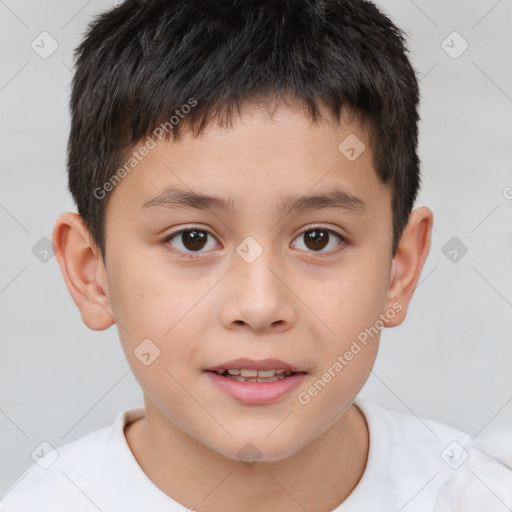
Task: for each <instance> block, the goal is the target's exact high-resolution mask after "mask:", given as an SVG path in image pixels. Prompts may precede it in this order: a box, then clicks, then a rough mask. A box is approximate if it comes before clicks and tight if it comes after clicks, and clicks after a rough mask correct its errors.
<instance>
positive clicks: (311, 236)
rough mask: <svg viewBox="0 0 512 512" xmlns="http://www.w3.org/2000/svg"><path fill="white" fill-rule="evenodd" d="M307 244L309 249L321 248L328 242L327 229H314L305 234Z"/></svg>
mask: <svg viewBox="0 0 512 512" xmlns="http://www.w3.org/2000/svg"><path fill="white" fill-rule="evenodd" d="M305 237H306V245H307V247H308V248H309V249H314V250H321V249H323V248H324V247H325V246H326V245H327V242H328V238H329V236H328V234H327V231H326V230H325V229H313V230H312V231H308V232H307V233H306V234H305Z"/></svg>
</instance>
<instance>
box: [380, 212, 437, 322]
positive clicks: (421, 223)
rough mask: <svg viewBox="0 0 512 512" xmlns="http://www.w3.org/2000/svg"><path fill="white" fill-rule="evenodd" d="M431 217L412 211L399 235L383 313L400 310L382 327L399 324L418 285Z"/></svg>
mask: <svg viewBox="0 0 512 512" xmlns="http://www.w3.org/2000/svg"><path fill="white" fill-rule="evenodd" d="M433 218H434V216H433V213H432V212H431V211H430V210H429V209H428V208H426V207H421V208H418V209H416V210H413V211H412V212H411V214H410V216H409V221H408V223H407V225H406V227H405V229H404V232H403V233H402V237H401V239H400V243H399V245H398V250H397V252H396V254H395V257H394V258H393V261H392V269H391V278H390V283H389V287H388V292H387V299H386V311H387V310H388V309H390V308H393V304H394V305H395V306H394V309H395V310H396V309H397V307H396V304H400V305H401V308H400V311H399V312H398V313H397V314H394V315H393V318H392V319H390V320H387V321H385V326H386V327H395V326H396V325H399V324H401V323H402V322H403V320H404V319H405V317H406V315H407V307H408V305H409V302H410V300H411V299H412V296H413V294H414V290H415V289H416V286H417V285H418V281H419V278H420V275H421V271H422V270H423V265H424V263H425V260H426V259H427V256H428V253H429V250H430V238H431V234H432V225H433Z"/></svg>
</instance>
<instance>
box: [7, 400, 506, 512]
mask: <svg viewBox="0 0 512 512" xmlns="http://www.w3.org/2000/svg"><path fill="white" fill-rule="evenodd" d="M355 403H356V405H357V406H358V407H359V408H360V410H361V411H362V412H363V414H364V416H365V418H366V422H367V424H368V429H369V436H370V445H369V453H368V461H367V465H366V469H365V471H364V473H363V476H362V478H361V480H360V481H359V483H358V485H357V486H356V488H355V489H354V490H353V492H352V493H351V494H350V496H349V497H348V498H347V499H346V500H345V501H344V502H343V503H342V504H341V505H340V506H339V507H337V508H336V509H335V512H356V511H357V512H373V511H378V512H388V511H389V512H391V511H393V512H398V511H400V512H412V511H415V512H427V511H428V512H448V511H453V512H455V511H456V512H507V511H510V510H511V509H512V469H511V467H512V436H511V435H510V433H506V434H504V435H503V436H501V437H499V438H498V437H496V436H495V437H494V439H493V441H492V442H491V441H488V442H487V445H484V444H483V443H482V442H481V441H480V443H479V444H477V442H476V440H471V439H470V438H469V436H468V435H467V434H464V433H463V432H461V431H459V430H456V429H454V428H452V427H449V426H447V425H444V424H442V423H438V422H435V421H432V420H424V419H420V418H418V417H416V416H413V415H408V414H401V413H396V412H390V411H387V410H385V409H383V408H382V407H380V406H379V405H376V404H374V403H372V402H368V401H363V400H356V402H355ZM143 415H144V409H143V408H140V409H130V410H126V411H123V412H120V413H119V414H118V416H117V417H116V419H115V421H114V423H113V424H112V425H111V426H108V427H103V428H100V429H98V430H95V431H93V432H91V433H89V434H87V435H85V436H83V437H81V438H80V439H77V440H76V441H73V442H71V443H68V444H66V445H63V446H61V447H59V448H57V449H56V450H54V451H53V452H52V451H50V452H48V453H46V455H44V456H43V457H42V458H41V459H40V460H39V461H38V462H37V463H35V464H34V465H32V466H31V467H30V468H29V469H28V470H27V471H26V472H25V473H24V474H23V475H21V477H20V478H19V479H18V480H17V481H16V482H15V483H14V484H13V485H12V486H11V487H10V488H9V489H8V490H7V491H6V492H4V494H3V495H2V496H1V497H0V511H1V512H21V511H23V512H36V511H37V512H43V511H44V512H46V511H48V512H49V511H52V512H98V511H101V512H114V511H116V512H135V511H137V512H142V511H148V512H149V511H151V512H160V511H161V512H164V511H165V512H178V511H180V512H183V511H186V510H188V506H187V505H186V504H183V505H182V504H179V503H177V502H176V501H174V500H173V499H172V498H170V497H169V496H167V495H166V494H165V493H164V492H163V491H161V490H160V489H159V488H158V487H157V486H156V485H155V484H154V483H153V482H152V481H151V480H150V479H149V478H148V477H147V476H146V474H145V473H144V472H143V471H142V469H141V467H140V466H139V465H138V463H137V460H136V459H135V457H134V455H133V453H132V452H131V450H130V447H129V446H128V443H127V441H126V437H125V435H124V426H125V425H126V424H127V423H129V422H131V421H133V420H134V419H136V418H139V417H141V416H143ZM504 443H505V444H504ZM507 443H508V446H507V445H506V444H507ZM57 455H58V457H57V459H56V460H54V459H55V457H56V456H57ZM45 467H46V469H44V468H45ZM191 506H192V505H190V507H191ZM333 512H334V511H333Z"/></svg>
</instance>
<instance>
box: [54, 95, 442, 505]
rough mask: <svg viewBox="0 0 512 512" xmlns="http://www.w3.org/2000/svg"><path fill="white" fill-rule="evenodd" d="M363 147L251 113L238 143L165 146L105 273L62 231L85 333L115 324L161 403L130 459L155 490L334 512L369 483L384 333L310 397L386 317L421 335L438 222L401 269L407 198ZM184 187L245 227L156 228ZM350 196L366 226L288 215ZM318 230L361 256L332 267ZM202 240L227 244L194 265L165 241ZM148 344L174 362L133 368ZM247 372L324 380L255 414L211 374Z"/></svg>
mask: <svg viewBox="0 0 512 512" xmlns="http://www.w3.org/2000/svg"><path fill="white" fill-rule="evenodd" d="M350 134H355V135H356V136H357V137H358V138H359V139H360V140H362V141H363V142H364V141H366V139H367V137H366V134H365V132H364V130H363V129H362V128H361V126H359V124H358V123H357V122H356V121H355V120H353V121H347V122H345V123H342V125H341V127H338V128H336V127H335V126H334V125H332V124H331V123H329V122H328V121H326V120H324V121H322V122H321V123H320V124H317V125H315V124H312V123H311V122H310V121H309V120H308V119H307V118H306V117H305V115H304V114H303V113H301V111H300V109H296V108H292V107H291V106H289V105H287V106H283V107H281V108H279V109H278V110H277V111H276V112H275V114H274V117H273V118H272V119H271V118H269V116H268V114H267V113H266V112H264V111H263V110H262V109H261V108H258V107H257V106H255V105H252V106H251V105H247V106H245V107H244V109H243V110H242V115H241V116H240V117H238V118H237V120H236V122H235V123H234V125H233V126H232V127H222V128H221V127H218V126H217V125H215V124H212V125H210V126H209V127H208V129H207V131H206V132H205V134H204V136H202V137H199V138H194V137H193V136H192V135H191V134H189V133H188V132H187V133H186V134H185V135H184V136H183V138H182V139H181V140H180V141H179V142H177V143H175V142H164V141H162V142H158V143H157V146H156V147H155V148H154V149H152V150H151V151H150V152H149V154H148V155H147V156H146V157H145V158H144V159H143V160H142V161H141V162H140V163H139V164H138V165H137V166H136V167H135V169H133V170H132V171H131V172H130V173H129V174H128V175H127V176H126V177H125V178H124V179H123V180H122V181H121V182H120V183H119V184H118V185H117V187H116V188H115V189H114V191H113V192H112V195H111V197H110V200H109V203H108V208H107V212H106V220H105V222H106V224H105V227H106V265H103V262H102V259H101V254H100V251H99V249H98V248H97V247H96V246H95V244H94V243H93V242H92V239H91V236H90V234H89V232H88V231H87V229H86V228H85V226H84V224H83V222H82V219H81V218H80V217H79V216H78V215H77V214H75V213H71V212H66V213H63V214H62V215H61V216H60V217H59V218H58V220H57V222H56V224H55V229H54V234H53V242H54V244H55V246H56V248H57V252H56V256H57V260H58V262H59V265H60V267H61V270H62V273H63V276H64V279H65V281H66V285H67V287H68V289H69V292H70V294H71V296H72V298H73V300H74V302H75V303H76V304H77V306H78V308H79V309H80V312H81V316H82V319H83V321H84V322H85V324H86V325H87V326H88V327H90V328H91V329H94V330H102V329H107V328H109V327H110V326H111V325H113V324H114V323H115V324H116V326H117V328H118V331H119V337H120V340H121V343H122V347H123V350H124V352H125V355H126V358H127V361H128V363H129V365H130V367H131V369H132V371H133V374H134V375H135V377H136V379H137V381H138V382H139V384H140V386H141V387H142V389H143V392H144V402H145V410H146V416H145V417H144V418H143V419H141V420H139V421H136V422H133V423H131V424H129V425H128V426H127V427H126V428H125V435H126V438H127V441H128V444H129V446H130V448H131V450H132V452H133V454H134V456H135V458H136V459H137V461H138V463H139V464H140V466H141V468H142V469H143V471H144V472H145V473H146V475H147V476H148V477H149V478H150V479H151V480H152V481H153V482H154V483H155V485H157V486H158V487H159V488H160V489H161V490H162V491H163V492H165V493H166V494H168V495H169V496H171V497H172V498H173V499H174V500H176V501H178V502H179V503H181V504H183V505H184V506H187V507H195V508H196V509H197V510H198V511H208V512H217V511H221V510H240V511H248V510H251V511H257V512H258V511H264V510H281V511H299V510H304V509H305V510H308V511H310V512H315V511H317V512H320V511H327V510H332V509H333V508H335V507H336V506H338V505H339V504H340V503H341V502H343V501H344V500H345V499H346V497H347V496H348V495H349V494H350V492H351V491H352V490H353V489H354V487H355V486H356V485H357V483H358V481H359V480H360V478H361V476H362V474H363V472H364V468H365V464H366V460H367V455H368V447H369V446H368V429H367V425H366V422H365V419H364V416H363V415H362V413H361V412H360V410H359V409H358V408H357V407H356V406H355V405H353V400H354V399H355V397H356V396H357V394H358V393H359V391H360V389H361V388H362V387H363V385H364V383H365V381H366V380H367V378H368V376H369V374H370V371H371V368H372V366H373V364H374V360H375V357H376V354H377V349H378V344H379V338H380V332H379V335H376V336H374V337H373V339H370V341H369V342H368V344H367V345H366V346H365V347H364V348H363V349H362V350H361V351H360V352H359V353H358V354H357V355H355V356H354V357H353V359H352V360H351V361H349V363H348V364H347V365H346V366H345V367H344V368H343V370H342V371H340V372H338V373H336V376H335V377H334V378H332V379H331V381H330V382H329V383H328V384H327V385H326V386H325V387H324V388H323V389H322V390H321V391H320V392H318V394H317V395H316V396H314V397H312V398H311V400H310V401H309V403H307V404H302V403H300V402H299V401H298V395H299V393H300V392H304V391H307V390H308V388H310V386H311V385H312V384H313V383H314V382H316V381H317V380H318V379H320V378H321V376H322V374H323V373H324V372H326V371H327V370H328V368H329V367H332V366H333V364H334V362H335V361H336V360H337V357H338V356H339V355H343V354H344V353H345V352H346V351H347V350H348V349H349V347H350V345H351V343H352V341H353V340H354V339H356V337H357V335H358V334H359V333H361V332H362V331H364V329H365V328H368V327H370V326H373V325H374V324H375V323H376V321H377V320H378V319H379V315H385V316H384V326H385V327H393V326H396V325H399V324H400V323H401V322H402V321H403V320H404V318H405V316H406V313H407V307H408V304H409V301H410V300H411V298H412V295H413V292H414V289H415V287H416V285H417V283H418V279H419V277H420V274H421V270H422V268H423V265H424V262H425V259H426V257H427V255H428V251H429V249H430V236H431V228H432V222H433V215H432V212H431V211H430V210H429V209H428V208H425V207H421V208H418V209H416V210H413V211H412V212H411V216H410V219H409V223H408V224H407V226H406V229H405V231H404V233H403V235H402V238H401V241H400V245H399V249H398V252H397V254H396V255H395V257H394V258H392V254H391V244H392V214H391V193H390V191H389V189H388V188H387V186H385V185H383V184H382V183H381V182H380V180H379V179H378V176H377V174H376V172H375V170H374V169H373V167H372V151H371V148H370V145H369V143H366V150H365V151H363V153H362V154H361V155H360V156H359V157H358V158H357V159H356V160H355V161H352V162H351V161H349V160H348V159H347V158H346V157H345V156H344V155H342V154H341V153H340V151H339V150H338V145H339V144H340V142H341V141H343V140H344V139H345V137H347V136H348V135H350ZM169 185H177V186H182V187H185V188H187V189H191V190H193V191H194V192H199V193H204V194H211V195H215V196H221V197H224V198H228V197H231V198H232V199H233V201H234V209H233V211H232V212H228V211H221V210H215V209H211V210H208V209H207V210H199V209H194V208H188V209H187V208H181V209H171V208H163V207H160V208H154V209H152V210H151V211H143V208H142V205H143V204H144V203H145V202H146V201H148V200H149V199H151V198H153V197H155V196H156V195H158V194H159V193H160V192H161V191H162V190H163V189H164V188H165V187H166V186H169ZM333 186H337V187H341V188H343V189H344V190H346V191H348V192H350V193H351V194H354V195H356V196H358V197H359V198H361V199H362V200H363V201H364V202H365V203H366V205H367V211H366V212H364V213H363V212H348V211H344V210H340V209H333V208H330V209H318V210H313V211H308V212H301V213H297V212H295V213H289V214H288V215H283V214H280V213H278V212H277V210H276V205H277V204H278V202H279V200H280V199H281V198H282V197H284V196H287V195H288V194H297V195H303V194H306V193H310V192H320V191H325V190H329V189H330V188H332V187H333ZM91 200H97V199H93V198H91ZM312 223H315V225H316V224H318V225H320V227H323V228H324V229H330V230H333V231H334V232H338V233H339V234H341V235H342V236H345V237H346V238H347V240H348V242H349V243H348V244H344V243H343V242H341V241H340V240H339V239H338V238H337V237H336V235H335V234H330V235H329V241H328V244H327V246H326V247H325V248H323V249H320V252H321V253H322V254H323V256H321V255H319V254H318V252H315V247H314V246H312V245H311V244H309V245H308V243H307V238H306V237H305V236H304V232H306V231H307V229H308V228H309V229H311V227H310V226H309V225H310V224H312ZM188 224H194V225H197V226H198V229H202V230H206V231H208V232H209V233H211V235H208V236H209V238H208V242H207V244H206V245H205V246H204V247H203V248H199V249H198V250H199V253H197V252H196V257H195V258H186V257H183V256H180V255H179V251H180V250H181V251H184V252H189V253H191V252H193V250H194V247H193V246H191V245H190V244H188V246H187V245H185V244H187V240H189V239H185V241H183V239H182V238H181V236H180V235H178V236H177V237H175V238H174V239H173V240H172V241H171V242H165V241H164V239H165V237H166V236H168V235H170V234H171V233H173V232H176V231H178V230H179V229H183V228H184V227H186V226H187V225H188ZM247 236H251V237H253V238H254V239H255V240H256V241H257V242H258V243H259V244H260V246H261V247H262V248H263V252H262V254H261V255H260V256H259V257H258V258H257V259H256V260H255V261H254V262H252V263H247V262H246V261H245V260H244V259H242V258H241V257H240V256H239V255H238V254H237V252H236V248H237V246H238V245H239V244H240V243H241V242H242V241H243V240H244V238H245V237H247ZM340 244H341V245H340ZM169 247H171V248H174V250H175V252H172V251H168V250H167V249H168V248H169ZM393 304H395V309H394V308H393ZM396 304H399V305H401V310H400V311H396ZM390 310H394V313H395V314H394V315H393V317H392V318H389V317H390V315H389V314H386V312H389V311H390ZM147 338H149V339H150V340H152V342H153V343H154V344H155V345H156V346H158V348H159V349H160V356H159V357H158V358H156V359H155V360H154V361H153V362H152V363H151V364H150V365H149V366H145V365H143V364H141V362H140V361H139V359H138V358H137V357H136V356H135V355H134V353H133V351H134V350H135V349H136V347H137V346H138V345H139V344H140V343H141V341H142V340H144V339H147ZM237 357H249V358H253V359H261V358H266V357H276V358H279V359H282V360H284V361H287V362H289V363H291V364H294V365H296V366H298V367H299V368H302V369H303V370H305V371H307V372H308V374H307V375H306V378H305V380H304V381H303V383H302V384H301V385H300V386H299V387H298V388H296V389H294V390H293V391H292V392H290V393H288V394H287V395H285V396H284V397H282V398H280V399H279V400H278V401H277V402H275V403H272V404H266V405H247V404H243V403H240V402H237V401H236V400H235V399H233V398H231V397H229V396H226V395H224V394H223V393H222V392H221V391H219V390H218V389H217V388H216V387H215V386H213V385H212V383H211V382H210V379H209V378H208V376H207V374H205V373H204V372H203V370H204V369H205V368H207V367H210V366H213V365H216V364H220V363H223V362H225V361H229V360H231V359H234V358H237ZM247 442H251V443H253V444H254V445H255V446H256V447H257V448H258V450H259V452H260V453H261V458H260V459H259V460H258V461H257V462H256V463H255V464H254V465H252V466H247V465H246V464H244V463H243V462H241V461H240V460H239V457H238V455H237V452H238V451H239V450H240V449H241V448H242V447H243V446H244V445H245V444H246V443H247Z"/></svg>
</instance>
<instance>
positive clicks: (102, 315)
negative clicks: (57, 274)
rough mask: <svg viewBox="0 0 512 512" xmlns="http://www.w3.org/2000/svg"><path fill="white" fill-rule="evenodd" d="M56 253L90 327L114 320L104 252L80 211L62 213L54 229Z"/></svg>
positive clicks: (95, 327) (105, 325) (105, 326)
mask: <svg viewBox="0 0 512 512" xmlns="http://www.w3.org/2000/svg"><path fill="white" fill-rule="evenodd" d="M52 242H53V244H54V246H55V247H56V249H57V251H56V253H55V257H56V259H57V261H58V263H59V266H60V270H61V272H62V276H63V277H64V281H65V283H66V286H67V288H68V290H69V293H70V294H71V297H72V299H73V301H74V302H75V304H76V305H77V306H78V309H79V310H80V314H81V316H82V320H83V321H84V323H85V324H86V325H87V327H89V328H90V329H93V330H95V331H101V330H104V329H107V328H108V327H110V326H111V325H112V324H113V323H114V317H113V314H112V311H111V307H110V303H109V299H108V289H107V286H106V271H105V267H104V265H103V260H102V258H101V252H100V250H99V249H98V248H97V246H96V245H95V244H94V243H93V242H92V237H91V236H90V233H89V230H88V229H87V228H86V226H85V224H84V222H83V220H82V217H81V216H80V215H78V214H77V213H72V212H66V213H63V214H61V215H60V216H59V217H58V219H57V221H56V223H55V227H54V230H53V237H52Z"/></svg>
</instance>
